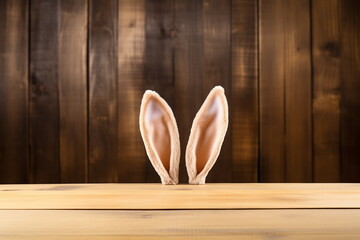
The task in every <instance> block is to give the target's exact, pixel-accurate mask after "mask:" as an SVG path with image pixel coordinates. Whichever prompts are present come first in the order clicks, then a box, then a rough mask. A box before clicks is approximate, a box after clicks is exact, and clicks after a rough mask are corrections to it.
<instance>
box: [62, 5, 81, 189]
mask: <svg viewBox="0 0 360 240" xmlns="http://www.w3.org/2000/svg"><path fill="white" fill-rule="evenodd" d="M87 10H88V6H87V1H86V0H78V1H75V2H74V1H71V0H62V1H61V7H60V19H61V22H60V39H59V98H60V181H61V182H87V73H86V72H87V57H86V56H87V19H88V18H87Z"/></svg>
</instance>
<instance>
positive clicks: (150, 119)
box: [145, 98, 171, 172]
mask: <svg viewBox="0 0 360 240" xmlns="http://www.w3.org/2000/svg"><path fill="white" fill-rule="evenodd" d="M170 124H171V122H170V119H169V117H168V116H167V114H166V111H165V109H164V107H163V106H162V105H161V103H160V102H159V101H158V100H157V99H156V98H151V99H150V100H149V102H148V105H147V106H146V110H145V126H146V128H147V132H148V134H149V139H151V142H152V144H153V147H154V149H155V153H156V154H157V155H158V157H159V159H160V160H161V162H162V164H163V166H164V168H165V169H166V171H168V172H169V169H170V154H171V138H170V131H169V129H170V127H171V126H170Z"/></svg>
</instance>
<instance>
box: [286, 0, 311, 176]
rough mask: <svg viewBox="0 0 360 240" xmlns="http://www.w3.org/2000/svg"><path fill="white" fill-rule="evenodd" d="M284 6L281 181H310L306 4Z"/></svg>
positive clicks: (301, 1)
mask: <svg viewBox="0 0 360 240" xmlns="http://www.w3.org/2000/svg"><path fill="white" fill-rule="evenodd" d="M284 6H285V18H284V19H283V21H284V25H285V29H284V33H283V34H284V41H285V46H284V48H285V50H284V54H285V58H284V61H285V62H284V66H285V68H284V70H285V73H284V74H285V134H286V142H285V148H286V165H285V171H286V179H285V180H286V182H312V175H313V169H312V134H311V131H312V116H311V113H312V108H311V100H312V93H311V58H310V40H311V39H310V2H309V1H308V0H294V1H284ZM299 146H301V147H299Z"/></svg>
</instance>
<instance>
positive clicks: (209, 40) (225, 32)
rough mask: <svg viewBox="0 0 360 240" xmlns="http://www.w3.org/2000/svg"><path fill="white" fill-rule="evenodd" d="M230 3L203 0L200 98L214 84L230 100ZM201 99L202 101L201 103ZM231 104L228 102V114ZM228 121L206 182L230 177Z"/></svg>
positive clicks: (226, 179)
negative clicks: (202, 65) (223, 91)
mask: <svg viewBox="0 0 360 240" xmlns="http://www.w3.org/2000/svg"><path fill="white" fill-rule="evenodd" d="M230 7H231V6H230V1H229V0H226V1H217V0H204V1H203V11H204V13H203V14H204V15H203V28H204V30H203V31H204V40H203V41H204V56H203V57H204V69H203V71H204V73H203V82H202V91H203V99H204V100H205V98H206V96H207V95H208V94H209V92H210V90H211V89H212V88H213V87H215V86H216V85H221V86H222V87H223V88H224V89H225V95H226V96H227V97H229V98H231V91H230V89H231V82H230V81H231V67H230V56H231V55H230V53H231V45H230V39H231V32H230V23H231V17H230V14H231V9H230ZM204 100H203V101H204ZM231 111H232V104H231V102H230V101H229V112H231ZM231 137H232V119H231V117H230V118H229V127H228V130H227V133H226V136H225V139H224V142H223V145H222V149H221V152H220V155H219V157H218V159H217V161H216V163H215V165H214V167H213V168H212V170H211V171H210V173H209V175H208V176H207V178H206V181H207V182H231V175H232V171H231V168H232V163H231V155H232V146H231V144H232V141H231Z"/></svg>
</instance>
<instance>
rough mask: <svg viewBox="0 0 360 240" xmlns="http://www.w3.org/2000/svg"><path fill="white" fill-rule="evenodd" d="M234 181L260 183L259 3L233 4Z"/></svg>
mask: <svg viewBox="0 0 360 240" xmlns="http://www.w3.org/2000/svg"><path fill="white" fill-rule="evenodd" d="M231 10H232V13H231V16H232V18H231V55H232V57H231V66H232V67H231V69H232V71H231V74H232V75H231V90H232V92H231V95H232V96H231V102H232V111H231V113H232V181H233V182H257V181H258V148H259V146H258V145H259V144H258V140H259V138H258V135H259V117H258V104H259V103H258V47H257V46H258V39H257V37H258V26H257V21H258V16H257V12H258V10H257V1H253V0H233V1H232V2H231Z"/></svg>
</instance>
